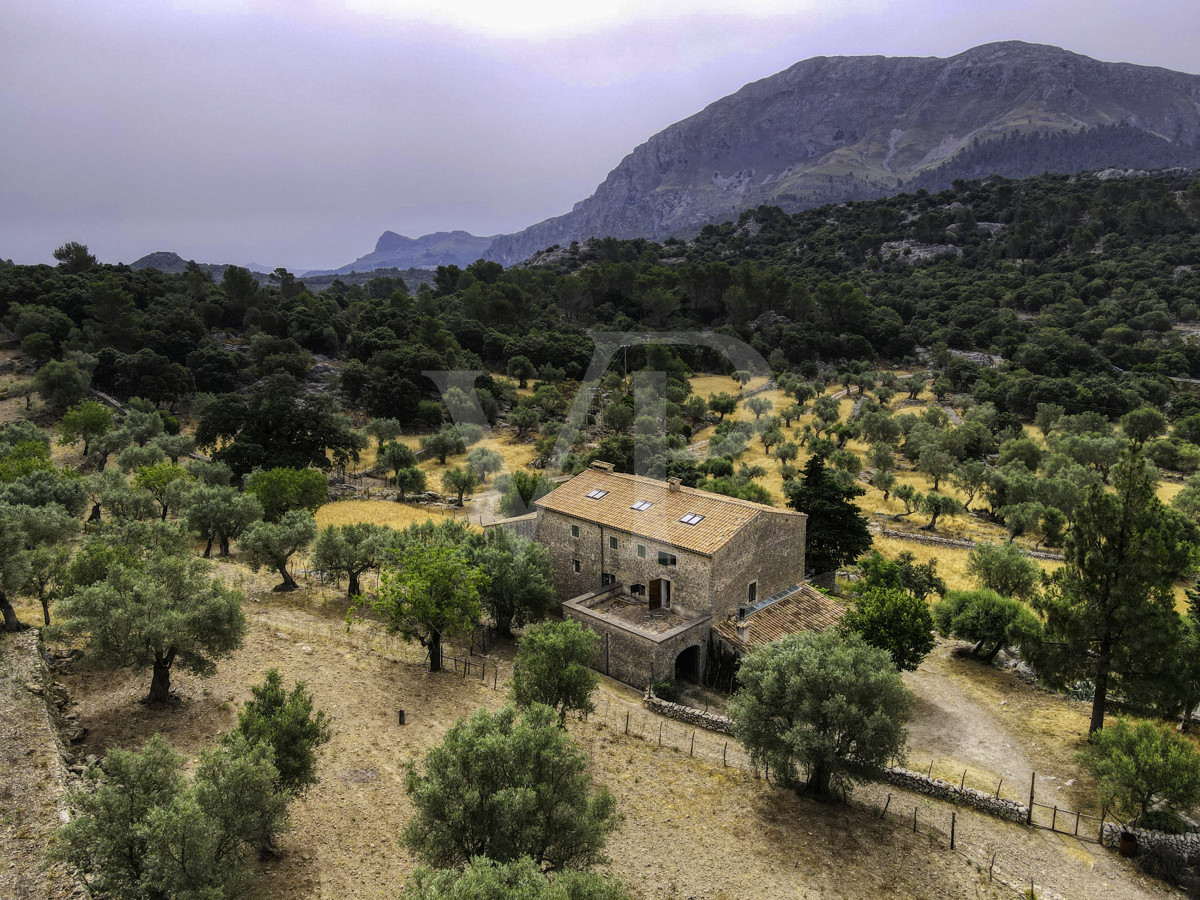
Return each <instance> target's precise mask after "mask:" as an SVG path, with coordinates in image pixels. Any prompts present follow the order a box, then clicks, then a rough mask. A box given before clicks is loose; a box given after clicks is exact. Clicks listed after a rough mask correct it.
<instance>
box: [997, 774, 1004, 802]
mask: <svg viewBox="0 0 1200 900" xmlns="http://www.w3.org/2000/svg"><path fill="white" fill-rule="evenodd" d="M1002 784H1004V776H1003V775H1002V776H1000V780H999V781H997V782H996V799H997V800H999V799H1000V785H1002Z"/></svg>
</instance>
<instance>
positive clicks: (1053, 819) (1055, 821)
mask: <svg viewBox="0 0 1200 900" xmlns="http://www.w3.org/2000/svg"><path fill="white" fill-rule="evenodd" d="M1057 824H1058V807H1057V806H1056V807H1054V815H1052V816H1051V817H1050V830H1051V831H1053V830H1054V826H1055V825H1057Z"/></svg>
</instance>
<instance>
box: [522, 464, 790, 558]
mask: <svg viewBox="0 0 1200 900" xmlns="http://www.w3.org/2000/svg"><path fill="white" fill-rule="evenodd" d="M601 492H603V494H601ZM589 495H591V496H589ZM645 503H649V504H650V505H649V506H648V507H645V508H642V509H635V508H634V504H637V505H638V506H639V507H641V506H644V505H645ZM535 505H536V506H538V507H540V508H541V509H547V510H552V511H553V512H558V513H563V514H564V515H568V516H574V517H575V518H578V519H583V520H585V521H588V522H595V523H597V524H600V525H604V526H605V527H608V528H615V529H617V530H620V531H626V532H629V533H630V534H635V535H643V536H645V537H647V538H649V539H651V540H655V541H661V542H663V543H667V544H671V545H673V546H675V547H679V548H681V549H684V550H691V551H693V552H695V553H701V554H704V555H705V556H711V555H712V554H713V553H715V552H716V551H717V550H719V549H720V548H721V547H722V546H723V545H724V544H725V543H726V542H727V541H728V540H729V539H730V538H731V537H733V536H734V535H735V534H736V533H737V532H738V531H739V530H740V529H742V528H744V527H745V526H746V525H748V524H749V523H750V522H751V521H752V520H753V519H754V518H756V517H757V516H760V515H762V514H764V513H767V514H774V515H789V516H798V515H801V513H797V512H792V511H790V510H782V509H776V508H774V507H771V506H764V505H762V504H760V503H751V502H749V501H747V500H738V499H736V498H734V497H726V496H725V495H723V494H714V493H712V492H711V491H701V490H697V489H695V488H689V487H682V486H680V487H679V488H678V490H674V491H673V490H671V489H670V485H669V484H668V483H667V482H665V481H658V480H656V479H653V478H645V477H642V476H639V475H625V474H621V473H619V472H611V471H607V470H604V469H598V468H589V469H585V470H584V471H582V472H580V473H579V474H578V475H576V476H575V477H574V478H572V479H571V480H570V481H567V482H565V483H563V484H560V485H559V486H558V487H557V488H555V489H554V490H553V491H551V492H550V493H549V494H547V495H546V496H544V497H542V498H541V499H539V500H537V501H535ZM685 516H686V517H688V518H689V520H691V521H693V522H695V524H691V525H689V524H686V523H685V522H683V521H681V520H682V519H683V518H684V517H685ZM697 516H699V517H700V518H699V519H696V517H697Z"/></svg>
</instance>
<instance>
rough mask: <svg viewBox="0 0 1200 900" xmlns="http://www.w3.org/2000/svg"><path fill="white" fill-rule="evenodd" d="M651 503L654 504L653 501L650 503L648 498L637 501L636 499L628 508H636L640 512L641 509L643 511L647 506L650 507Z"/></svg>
mask: <svg viewBox="0 0 1200 900" xmlns="http://www.w3.org/2000/svg"><path fill="white" fill-rule="evenodd" d="M653 505H654V504H653V503H651V502H650V501H649V500H638V501H636V502H635V503H634V504H633V506H631V507H629V508H630V509H636V510H638V511H639V512H641V511H644V510H647V509H649V508H650V507H652V506H653Z"/></svg>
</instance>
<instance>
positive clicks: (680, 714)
mask: <svg viewBox="0 0 1200 900" xmlns="http://www.w3.org/2000/svg"><path fill="white" fill-rule="evenodd" d="M642 705H643V706H645V707H646V709H648V710H650V711H651V712H656V713H658V714H659V715H660V716H666V717H667V718H669V719H678V720H679V721H680V722H686V723H687V724H688V725H694V726H696V727H697V728H707V729H708V730H709V731H716V732H719V733H720V734H729V735H732V734H733V723H732V722H731V721H730V720H729V719H728V718H727V717H725V716H722V715H718V714H717V713H711V712H705V711H704V710H701V709H695V708H694V707H691V706H685V705H684V704H682V703H671V702H670V701H667V700H662V699H660V698H658V697H654V696H651V695H650V694H646V696H645V697H644V698H643V699H642ZM883 781H885V782H886V783H888V784H894V785H895V786H896V787H899V788H904V789H905V790H907V791H913V792H915V793H918V794H925V795H927V796H930V797H936V798H937V799H939V800H948V801H949V802H951V803H960V804H962V805H963V806H970V807H972V808H974V809H978V810H979V811H980V812H985V813H988V814H989V815H993V816H996V817H997V818H1000V819H1006V820H1008V821H1010V822H1025V820H1026V819H1028V818H1029V807H1028V806H1025V805H1024V804H1022V803H1017V802H1016V801H1015V800H1005V799H1003V798H1000V797H994V796H992V795H991V794H989V793H987V792H986V791H980V790H976V789H975V788H969V787H959V786H958V785H956V784H951V783H950V782H948V781H942V779H940V778H930V777H929V776H928V775H922V774H921V773H920V772H910V771H909V770H908V769H900V768H891V767H889V768H885V769H884V770H883ZM1198 837H1200V836H1198Z"/></svg>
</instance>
